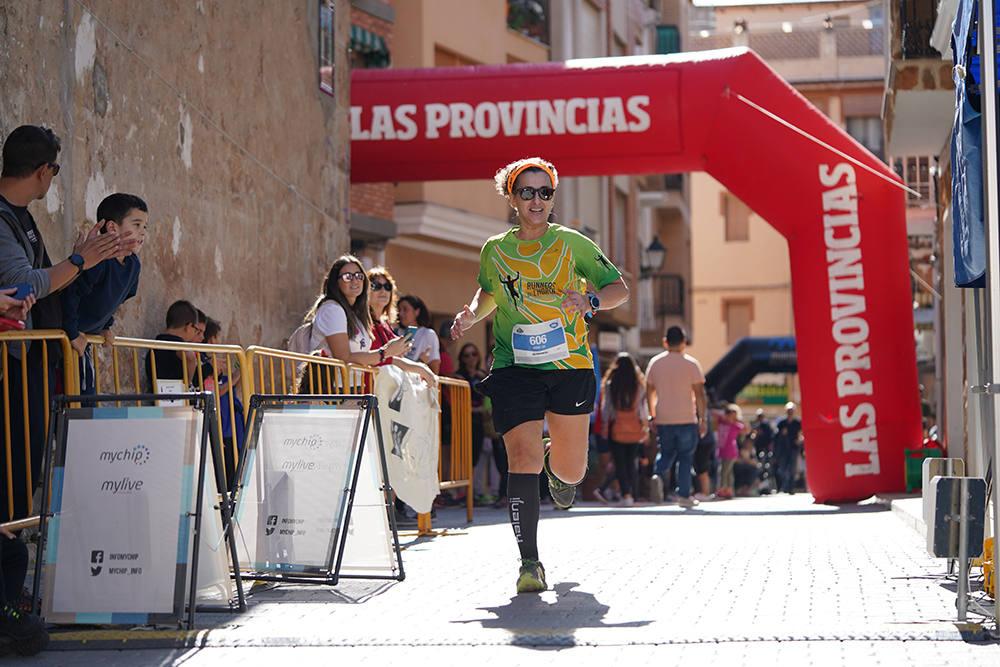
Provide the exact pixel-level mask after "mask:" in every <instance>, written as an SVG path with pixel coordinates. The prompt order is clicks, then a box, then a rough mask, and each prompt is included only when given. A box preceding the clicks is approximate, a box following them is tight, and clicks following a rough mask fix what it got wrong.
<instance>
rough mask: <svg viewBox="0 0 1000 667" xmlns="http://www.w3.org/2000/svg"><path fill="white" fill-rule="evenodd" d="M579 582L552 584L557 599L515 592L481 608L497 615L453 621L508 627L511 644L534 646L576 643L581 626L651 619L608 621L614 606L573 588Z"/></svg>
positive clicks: (636, 623)
mask: <svg viewBox="0 0 1000 667" xmlns="http://www.w3.org/2000/svg"><path fill="white" fill-rule="evenodd" d="M579 585H580V584H578V583H576V582H573V581H566V582H562V583H558V584H556V585H555V586H553V588H552V589H551V590H553V591H554V592H555V594H556V601H555V602H548V601H547V600H545V596H544V594H542V595H530V594H525V595H515V596H514V597H512V598H511V599H510V604H506V605H503V606H502V607H480V608H479V609H480V610H481V611H488V612H490V613H491V614H493V615H495V616H496V618H484V619H470V620H467V621H453V622H454V623H482V626H483V627H484V628H498V629H501V630H507V631H508V632H510V633H511V634H512V635H513V637H512V638H511V642H510V643H511V644H512V645H514V646H523V647H526V648H534V649H551V648H566V647H569V646H576V640H575V639H574V637H573V634H574V633H575V632H576V630H577V629H579V628H639V627H643V626H646V625H649V624H650V623H651V622H652V621H629V622H626V623H605V622H604V620H603V619H604V617H605V616H606V615H607V613H608V611H609V610H610V609H611V607H609V606H608V605H606V604H601V603H600V602H598V601H597V598H596V597H594V595H593V594H591V593H586V592H584V591H580V590H574V589H576V587H577V586H579Z"/></svg>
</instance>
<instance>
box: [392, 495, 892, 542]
mask: <svg viewBox="0 0 1000 667" xmlns="http://www.w3.org/2000/svg"><path fill="white" fill-rule="evenodd" d="M728 503H729V501H716V502H708V503H703V504H702V505H698V506H697V507H694V508H691V509H687V510H685V509H683V508H681V507H678V506H677V505H676V504H664V505H652V504H649V505H635V506H632V507H607V506H604V505H597V504H588V505H582V506H577V507H574V508H573V509H571V510H569V511H565V510H556V509H553V508H552V506H551V505H543V506H542V511H541V519H543V520H550V519H572V518H573V517H579V516H622V517H626V516H676V517H685V516H686V517H690V516H697V517H713V516H720V517H722V516H726V517H729V516H747V517H750V516H824V515H826V516H829V515H838V514H840V515H851V514H874V513H878V512H889V511H891V508H890V507H889V505H887V504H882V503H866V504H858V503H844V504H842V505H833V504H825V505H809V506H808V507H803V508H801V509H777V508H771V509H756V508H751V507H747V505H746V504H744V505H743V507H747V509H737V508H736V507H734V508H733V509H724V508H725V506H726V505H727V504H728ZM509 521H510V519H509V517H508V515H507V511H506V510H494V509H485V508H477V509H476V514H475V518H474V519H473V521H472V523H466V522H465V510H464V509H463V510H461V513H460V514H459V513H458V512H457V511H456V512H454V513H452V512H442V511H440V510H439V513H438V518H437V519H436V520H435V522H434V528H435V529H443V528H446V529H450V530H462V529H466V528H469V527H471V526H492V525H496V524H504V523H509ZM430 539H432V538H426V537H425V538H420V540H415V541H414V542H412V543H410V544H418V543H421V541H422V540H430Z"/></svg>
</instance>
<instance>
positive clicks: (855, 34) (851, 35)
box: [685, 22, 933, 60]
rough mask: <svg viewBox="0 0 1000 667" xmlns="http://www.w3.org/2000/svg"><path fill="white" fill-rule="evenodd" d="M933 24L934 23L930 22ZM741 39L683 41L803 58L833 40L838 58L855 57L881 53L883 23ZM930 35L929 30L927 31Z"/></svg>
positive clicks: (818, 53) (693, 46) (721, 36)
mask: <svg viewBox="0 0 1000 667" xmlns="http://www.w3.org/2000/svg"><path fill="white" fill-rule="evenodd" d="M931 27H933V22H931ZM748 32H749V34H748V35H745V36H744V40H743V41H741V40H740V39H739V38H738V37H737V35H736V34H735V33H718V34H706V35H704V36H702V35H701V34H699V33H697V32H695V33H692V34H691V35H690V36H689V37H688V39H687V41H686V42H685V48H686V49H687V50H688V51H707V50H710V49H723V48H728V47H730V46H738V45H740V44H749V46H750V48H751V49H753V50H754V51H756V52H757V54H758V55H760V57H762V58H764V59H765V60H806V59H818V58H822V57H823V53H824V50H823V48H822V41H823V40H825V39H830V40H833V44H832V47H828V49H829V48H833V49H834V54H831V55H835V56H836V57H838V58H858V57H864V56H880V55H882V53H883V52H884V51H885V45H884V32H883V29H882V26H878V25H876V26H873V27H871V28H863V27H859V26H850V27H842V28H834V29H831V30H812V29H811V30H796V31H793V32H788V33H786V32H779V31H773V30H770V31H769V30H754V28H753V26H752V25H751V27H750V28H749V31H748ZM928 34H929V33H928Z"/></svg>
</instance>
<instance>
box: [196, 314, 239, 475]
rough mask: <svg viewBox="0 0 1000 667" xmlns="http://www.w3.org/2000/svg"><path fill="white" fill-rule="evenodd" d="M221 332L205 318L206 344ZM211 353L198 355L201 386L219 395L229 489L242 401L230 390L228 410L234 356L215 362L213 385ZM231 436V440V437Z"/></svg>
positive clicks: (236, 378)
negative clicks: (229, 371) (231, 399)
mask: <svg viewBox="0 0 1000 667" xmlns="http://www.w3.org/2000/svg"><path fill="white" fill-rule="evenodd" d="M221 333H222V326H221V325H220V324H219V323H218V322H217V321H216V320H213V319H212V318H211V317H209V318H206V320H205V342H206V343H208V344H209V345H218V344H219V342H220V341H219V338H220V334H221ZM211 361H212V356H211V355H210V354H208V353H207V352H206V353H204V354H203V355H202V365H201V367H202V376H203V377H204V382H205V389H206V390H208V391H212V390H213V388H214V390H215V393H216V394H218V396H219V422H220V424H221V426H222V451H223V459H224V460H225V462H226V480H228V483H229V490H230V491H232V490H233V488H234V487H235V485H236V461H237V459H234V458H233V445H234V444H235V445H236V450H237V451H238V452H239V458H243V435H244V433H243V431H244V427H245V417H244V414H243V402H242V401H240V397H239V396H238V395H237V392H236V391H233V393H232V397H233V407H232V410H230V408H229V392H230V390H231V389H232V388H233V387H234V386H235V387H239V382H240V364H239V360H238V359H233V360H232V362H228V363H227V361H226V359H225V357H224V358H223V359H222V361H221V363H220V364H219V366H220V368H219V375H218V384H217V385H216V384H215V383H216V380H215V379H213V374H214V372H215V368H214V367H213V366H212V363H211ZM229 366H232V369H233V381H232V382H230V381H229V376H228V375H226V372H227V369H228V368H229ZM233 413H235V414H236V419H235V420H234V419H233ZM234 437H235V440H234Z"/></svg>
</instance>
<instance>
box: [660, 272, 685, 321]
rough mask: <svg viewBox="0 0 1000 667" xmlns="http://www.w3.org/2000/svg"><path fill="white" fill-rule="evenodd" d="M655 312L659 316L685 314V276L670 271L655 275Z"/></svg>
mask: <svg viewBox="0 0 1000 667" xmlns="http://www.w3.org/2000/svg"><path fill="white" fill-rule="evenodd" d="M652 280H653V312H654V313H655V316H656V317H657V318H660V317H665V316H667V315H680V316H683V315H684V278H683V276H679V275H677V274H673V273H668V274H663V275H658V276H653V277H652Z"/></svg>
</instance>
